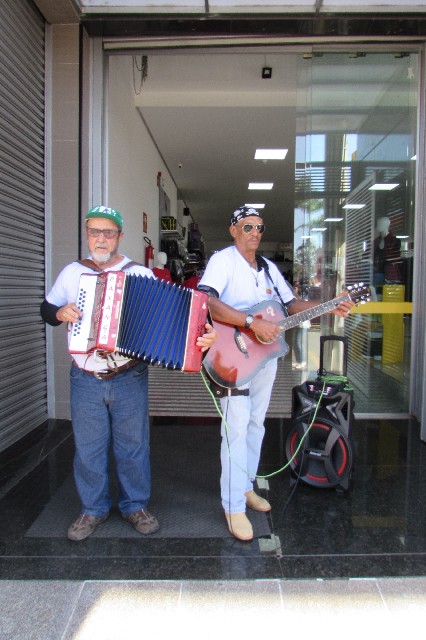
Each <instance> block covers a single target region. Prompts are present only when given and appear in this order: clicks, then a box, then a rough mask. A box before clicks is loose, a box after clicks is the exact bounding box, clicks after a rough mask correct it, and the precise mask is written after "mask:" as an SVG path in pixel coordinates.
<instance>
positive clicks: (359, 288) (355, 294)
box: [347, 282, 371, 305]
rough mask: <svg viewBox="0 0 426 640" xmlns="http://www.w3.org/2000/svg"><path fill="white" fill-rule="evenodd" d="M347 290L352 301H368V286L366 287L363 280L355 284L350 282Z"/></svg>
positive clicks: (356, 302) (357, 302) (363, 302)
mask: <svg viewBox="0 0 426 640" xmlns="http://www.w3.org/2000/svg"><path fill="white" fill-rule="evenodd" d="M347 290H348V293H349V297H350V299H351V300H352V302H355V304H356V305H358V304H365V303H366V302H368V301H369V299H370V296H371V291H370V288H369V287H367V285H366V284H364V283H363V282H358V283H357V284H351V285H348V286H347Z"/></svg>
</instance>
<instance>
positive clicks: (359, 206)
mask: <svg viewBox="0 0 426 640" xmlns="http://www.w3.org/2000/svg"><path fill="white" fill-rule="evenodd" d="M364 207H365V204H344V205H343V207H342V209H364Z"/></svg>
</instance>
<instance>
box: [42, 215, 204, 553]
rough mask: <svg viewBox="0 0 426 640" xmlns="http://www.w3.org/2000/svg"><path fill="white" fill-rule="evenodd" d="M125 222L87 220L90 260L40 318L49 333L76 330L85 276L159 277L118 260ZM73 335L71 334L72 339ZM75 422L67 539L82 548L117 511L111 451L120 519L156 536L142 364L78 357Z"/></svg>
mask: <svg viewBox="0 0 426 640" xmlns="http://www.w3.org/2000/svg"><path fill="white" fill-rule="evenodd" d="M122 237H123V218H122V216H121V214H120V212H119V211H117V210H116V209H111V208H109V207H105V206H97V207H93V208H92V209H90V211H89V212H88V213H87V215H86V238H87V245H88V249H89V254H90V259H89V260H84V261H75V262H72V263H71V264H69V265H67V266H66V267H65V268H64V269H63V270H62V271H61V272H60V274H59V275H58V277H57V279H56V282H55V283H54V285H53V287H52V289H51V290H50V292H49V293H48V294H47V296H46V299H45V300H44V302H43V303H42V305H41V309H40V311H41V315H42V318H43V320H44V321H45V322H47V323H48V324H50V325H52V326H56V325H59V324H61V323H62V322H67V323H68V322H71V323H73V322H76V321H77V320H78V319H79V318H80V316H81V311H80V309H79V308H78V306H77V304H76V302H75V301H76V300H77V294H78V289H79V283H80V276H81V275H82V274H83V273H88V271H89V270H90V269H91V270H92V271H93V272H94V273H96V272H99V271H121V270H125V271H126V273H127V274H136V275H143V276H148V277H154V274H153V273H152V271H151V270H150V269H147V268H146V267H144V266H142V265H140V264H138V263H135V262H133V261H131V260H130V259H129V258H127V257H126V256H125V255H122V254H120V253H119V251H118V249H119V244H120V241H121V239H122ZM206 329H207V331H206V333H205V334H204V335H203V336H202V337H200V338H199V339H198V341H197V344H198V346H200V347H201V349H202V350H203V351H205V350H206V349H208V348H209V346H210V345H211V344H212V342H213V340H214V338H215V332H214V330H213V328H212V327H211V325H209V324H206ZM70 336H71V333H70V332H68V338H70ZM70 379H71V418H72V424H73V432H74V440H75V447H76V453H75V457H74V478H75V482H76V486H77V490H78V493H79V496H80V500H81V503H82V511H81V514H80V515H79V517H78V518H77V520H76V521H75V522H73V523H72V524H71V526H70V527H69V529H68V538H69V539H70V540H73V541H79V540H84V539H85V538H87V537H88V536H90V534H91V533H93V531H94V530H95V528H96V527H97V526H98V525H99V524H101V523H102V522H104V521H105V520H106V519H107V517H108V515H109V511H110V508H111V506H112V499H111V493H110V479H109V452H110V448H111V447H112V450H113V453H114V458H115V467H116V474H117V480H118V485H119V498H118V508H119V510H120V512H121V515H122V517H123V518H124V519H125V520H127V521H129V522H130V523H131V524H132V525H133V526H134V528H135V529H136V530H137V531H138V532H139V533H142V534H145V535H147V534H150V533H154V532H155V531H157V529H158V528H159V524H158V522H157V519H156V518H155V517H154V516H153V515H152V514H151V513H150V512H149V511H147V506H148V502H149V498H150V490H151V472H150V455H149V413H148V370H147V365H146V364H145V363H144V362H143V361H141V360H132V359H129V358H126V357H124V356H122V355H120V354H119V353H110V354H100V353H99V352H95V353H90V354H87V353H85V354H73V362H72V367H71V373H70Z"/></svg>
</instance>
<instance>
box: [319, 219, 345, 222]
mask: <svg viewBox="0 0 426 640" xmlns="http://www.w3.org/2000/svg"><path fill="white" fill-rule="evenodd" d="M342 220H343V218H324V222H342Z"/></svg>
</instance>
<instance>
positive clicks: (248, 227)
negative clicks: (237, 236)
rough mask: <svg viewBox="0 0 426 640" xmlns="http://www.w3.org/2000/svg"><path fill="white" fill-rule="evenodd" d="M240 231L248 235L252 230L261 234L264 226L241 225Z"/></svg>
mask: <svg viewBox="0 0 426 640" xmlns="http://www.w3.org/2000/svg"><path fill="white" fill-rule="evenodd" d="M241 229H242V230H243V231H244V233H250V231H253V229H256V231H258V232H259V233H263V232H264V231H265V225H264V224H249V223H248V222H247V224H242V225H241Z"/></svg>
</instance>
